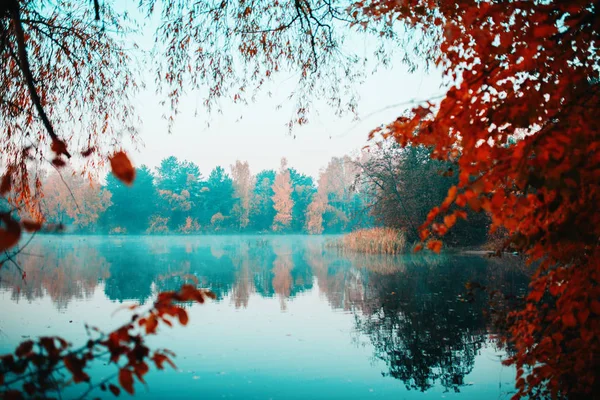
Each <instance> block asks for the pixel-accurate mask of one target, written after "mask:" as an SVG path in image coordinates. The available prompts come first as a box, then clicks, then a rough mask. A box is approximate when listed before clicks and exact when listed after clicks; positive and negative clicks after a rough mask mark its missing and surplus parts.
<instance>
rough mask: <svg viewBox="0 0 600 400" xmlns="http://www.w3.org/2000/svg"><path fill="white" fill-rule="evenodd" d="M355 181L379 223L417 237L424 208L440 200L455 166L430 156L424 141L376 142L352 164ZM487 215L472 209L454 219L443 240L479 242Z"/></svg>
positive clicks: (454, 179)
mask: <svg viewBox="0 0 600 400" xmlns="http://www.w3.org/2000/svg"><path fill="white" fill-rule="evenodd" d="M356 165H357V166H358V167H359V168H360V176H359V178H358V180H359V182H360V185H361V186H362V188H363V189H364V190H366V191H367V192H368V198H369V203H368V205H367V207H368V208H369V211H370V213H371V215H372V216H373V217H374V218H375V220H376V222H377V223H378V224H381V225H384V226H389V227H393V228H398V229H402V230H404V231H405V234H406V236H407V239H408V240H409V241H410V242H414V241H418V240H419V239H420V236H419V227H420V225H421V224H422V223H423V221H425V220H426V219H427V215H428V214H429V211H430V210H431V209H432V208H433V207H435V206H437V205H438V204H441V203H442V202H443V201H444V199H445V198H446V196H447V195H448V190H449V189H450V188H451V187H452V186H454V185H456V184H457V183H458V177H457V174H456V173H454V170H455V168H456V166H455V165H454V164H453V163H450V162H448V161H439V160H434V159H432V158H431V151H430V150H429V149H428V148H426V147H423V146H420V147H407V148H401V147H400V146H398V145H397V144H395V143H390V144H386V145H383V146H380V147H375V148H373V149H371V151H370V152H369V153H368V154H366V156H365V157H362V160H361V161H357V164H356ZM488 223H489V218H488V217H487V216H486V215H485V214H474V215H473V216H471V217H470V218H469V220H467V221H465V220H462V219H461V220H458V221H456V227H455V228H454V229H452V230H451V231H449V232H448V234H447V236H446V241H447V242H448V243H449V244H452V245H459V246H468V245H480V244H482V243H483V242H484V241H485V239H486V233H487V228H488Z"/></svg>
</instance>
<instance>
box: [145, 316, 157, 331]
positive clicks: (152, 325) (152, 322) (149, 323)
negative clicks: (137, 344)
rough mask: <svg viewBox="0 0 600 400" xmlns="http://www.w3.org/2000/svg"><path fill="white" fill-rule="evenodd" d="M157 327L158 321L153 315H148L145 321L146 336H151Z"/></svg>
mask: <svg viewBox="0 0 600 400" xmlns="http://www.w3.org/2000/svg"><path fill="white" fill-rule="evenodd" d="M157 326H158V320H157V319H156V316H155V315H154V314H152V315H150V316H149V317H148V319H147V320H146V334H151V333H155V332H156V327H157Z"/></svg>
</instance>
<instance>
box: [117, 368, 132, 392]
mask: <svg viewBox="0 0 600 400" xmlns="http://www.w3.org/2000/svg"><path fill="white" fill-rule="evenodd" d="M119 384H120V385H121V387H122V388H123V389H125V391H126V392H127V393H129V394H133V374H132V372H131V371H130V370H128V369H125V368H121V369H120V370H119Z"/></svg>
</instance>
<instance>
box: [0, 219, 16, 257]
mask: <svg viewBox="0 0 600 400" xmlns="http://www.w3.org/2000/svg"><path fill="white" fill-rule="evenodd" d="M0 221H2V222H4V225H5V228H0V252H2V251H6V250H8V249H10V248H12V247H14V246H16V244H17V243H19V239H20V238H21V225H19V223H18V222H17V221H15V220H14V219H12V218H11V217H10V216H9V215H7V214H4V215H2V216H0Z"/></svg>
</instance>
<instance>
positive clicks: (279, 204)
mask: <svg viewBox="0 0 600 400" xmlns="http://www.w3.org/2000/svg"><path fill="white" fill-rule="evenodd" d="M292 190H293V189H292V182H291V180H290V170H289V169H288V168H287V160H286V159H285V158H282V159H281V167H280V169H279V172H278V173H277V175H276V176H275V182H273V192H274V193H275V194H274V195H273V197H272V198H273V203H274V204H273V207H274V208H275V211H277V214H275V218H274V219H273V230H274V231H275V232H279V231H283V230H285V229H287V228H289V227H290V225H291V223H292V208H293V207H294V201H293V200H292Z"/></svg>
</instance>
